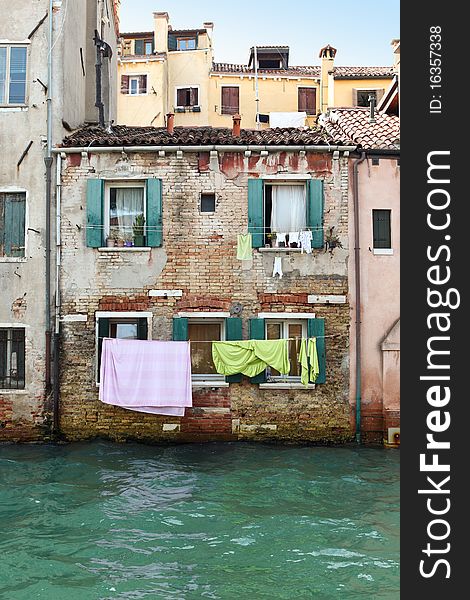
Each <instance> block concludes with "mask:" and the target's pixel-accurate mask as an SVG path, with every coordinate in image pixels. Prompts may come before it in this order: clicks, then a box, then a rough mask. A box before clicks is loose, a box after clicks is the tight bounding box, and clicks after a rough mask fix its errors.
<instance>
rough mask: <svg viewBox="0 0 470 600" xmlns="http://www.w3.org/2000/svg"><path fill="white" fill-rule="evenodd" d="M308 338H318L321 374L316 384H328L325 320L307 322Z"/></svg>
mask: <svg viewBox="0 0 470 600" xmlns="http://www.w3.org/2000/svg"><path fill="white" fill-rule="evenodd" d="M307 335H308V337H316V338H317V354H318V366H319V367H320V373H319V374H318V377H317V380H316V381H315V383H325V382H326V353H325V319H309V320H308V321H307Z"/></svg>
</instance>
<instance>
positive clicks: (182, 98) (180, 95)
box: [176, 88, 188, 106]
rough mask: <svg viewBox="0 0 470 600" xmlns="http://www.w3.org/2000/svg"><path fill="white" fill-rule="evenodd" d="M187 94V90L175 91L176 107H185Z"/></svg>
mask: <svg viewBox="0 0 470 600" xmlns="http://www.w3.org/2000/svg"><path fill="white" fill-rule="evenodd" d="M187 92H188V89H187V88H184V89H180V90H176V105H177V106H186V103H187Z"/></svg>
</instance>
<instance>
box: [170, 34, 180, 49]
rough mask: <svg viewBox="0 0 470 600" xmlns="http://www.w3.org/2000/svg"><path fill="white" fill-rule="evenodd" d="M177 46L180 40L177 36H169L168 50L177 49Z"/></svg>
mask: <svg viewBox="0 0 470 600" xmlns="http://www.w3.org/2000/svg"><path fill="white" fill-rule="evenodd" d="M177 47H178V41H177V39H176V36H174V35H169V36H168V50H176V49H177Z"/></svg>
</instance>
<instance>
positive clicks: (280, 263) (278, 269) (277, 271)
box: [273, 256, 283, 279]
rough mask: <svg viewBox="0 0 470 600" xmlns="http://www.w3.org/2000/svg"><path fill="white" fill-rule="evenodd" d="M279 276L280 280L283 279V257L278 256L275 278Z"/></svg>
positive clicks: (275, 259) (274, 270)
mask: <svg viewBox="0 0 470 600" xmlns="http://www.w3.org/2000/svg"><path fill="white" fill-rule="evenodd" d="M275 275H279V279H282V275H283V273H282V257H281V256H276V257H275V258H274V267H273V277H274V276H275Z"/></svg>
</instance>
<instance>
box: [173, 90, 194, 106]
mask: <svg viewBox="0 0 470 600" xmlns="http://www.w3.org/2000/svg"><path fill="white" fill-rule="evenodd" d="M176 105H177V106H181V107H185V106H198V105H199V89H198V88H196V87H187V88H178V89H177V90H176Z"/></svg>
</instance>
